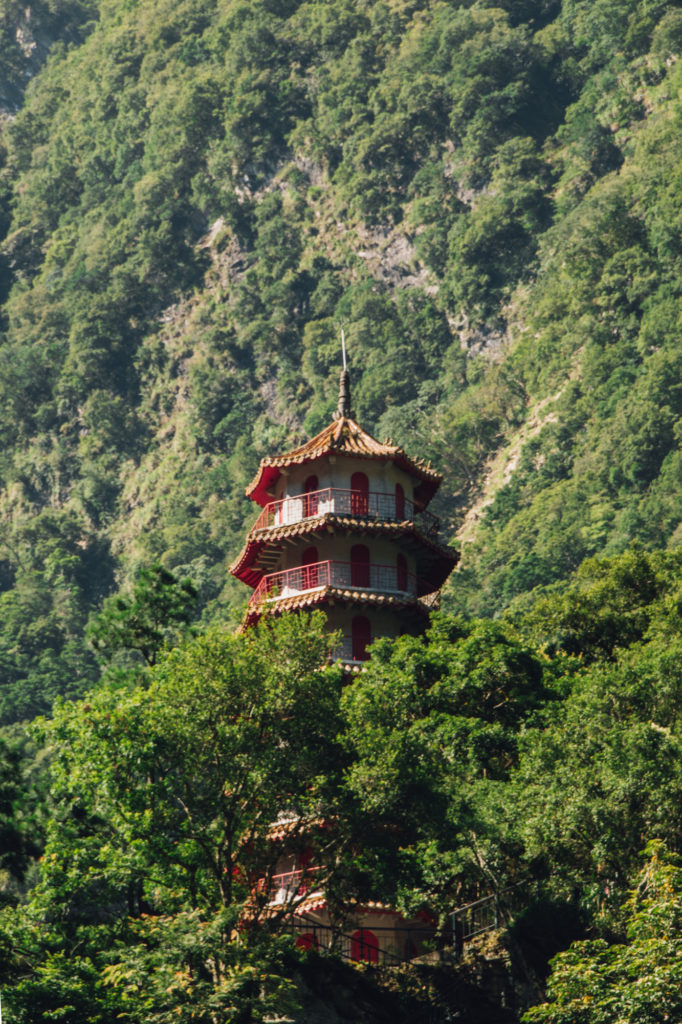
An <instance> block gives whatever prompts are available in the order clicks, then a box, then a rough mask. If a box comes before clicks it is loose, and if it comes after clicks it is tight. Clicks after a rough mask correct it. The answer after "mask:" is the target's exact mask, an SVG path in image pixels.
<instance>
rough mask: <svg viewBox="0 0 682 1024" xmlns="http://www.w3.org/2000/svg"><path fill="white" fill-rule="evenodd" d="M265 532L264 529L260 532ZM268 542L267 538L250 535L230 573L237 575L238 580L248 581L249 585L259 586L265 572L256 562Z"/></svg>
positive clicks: (230, 568)
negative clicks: (256, 565)
mask: <svg viewBox="0 0 682 1024" xmlns="http://www.w3.org/2000/svg"><path fill="white" fill-rule="evenodd" d="M264 532H265V531H264V530H260V531H259V533H264ZM267 543H268V541H267V539H265V538H262V537H252V536H249V538H248V540H247V541H246V544H245V545H244V547H243V548H242V549H241V551H240V552H239V554H238V555H237V558H236V559H235V560H234V562H233V563H232V565H231V566H230V567H229V571H230V573H231V574H232V575H233V576H236V577H237V579H238V580H241V581H242V583H246V584H247V586H249V587H252V588H255V587H257V586H258V584H259V583H260V581H261V580H262V579H263V575H264V573H263V572H262V571H261V570H260V569H256V568H255V562H256V561H257V559H258V556H259V555H260V553H261V551H262V550H263V548H264V547H266V545H267Z"/></svg>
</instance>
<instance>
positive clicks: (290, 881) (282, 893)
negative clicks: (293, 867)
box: [270, 867, 320, 903]
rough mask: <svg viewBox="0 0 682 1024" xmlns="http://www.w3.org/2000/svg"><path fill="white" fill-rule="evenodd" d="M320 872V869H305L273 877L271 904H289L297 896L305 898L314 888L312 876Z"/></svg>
mask: <svg viewBox="0 0 682 1024" xmlns="http://www.w3.org/2000/svg"><path fill="white" fill-rule="evenodd" d="M319 870H320V868H319V867H316V868H305V869H304V870H301V869H299V870H298V871H285V872H284V874H282V875H273V876H272V882H271V884H270V903H288V901H289V900H291V899H294V898H295V897H296V896H305V894H306V893H307V892H309V891H310V890H311V889H312V888H313V885H312V883H313V882H314V879H313V878H311V877H310V876H311V875H313V874H314V873H315V872H316V871H319Z"/></svg>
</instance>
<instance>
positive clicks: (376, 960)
mask: <svg viewBox="0 0 682 1024" xmlns="http://www.w3.org/2000/svg"><path fill="white" fill-rule="evenodd" d="M291 925H292V933H293V934H294V936H295V937H297V938H299V939H300V938H302V937H303V936H306V937H310V939H311V940H312V941H311V944H310V946H309V947H308V948H311V949H315V950H316V951H317V952H319V953H332V954H335V955H336V956H339V957H340V958H341V959H342V960H348V961H350V962H351V963H366V964H370V965H371V964H396V965H397V964H401V963H408V962H409V961H410V960H413V959H414V958H415V957H417V956H420V955H421V952H423V946H424V943H431V942H432V941H433V940H434V939H435V931H434V929H433V928H423V927H421V928H420V927H411V926H409V925H403V926H400V925H397V926H395V927H388V928H386V927H377V926H372V927H369V928H358V929H356V934H355V935H348V934H347V933H345V932H342V931H340V930H339V929H338V928H334V927H332V926H331V925H324V924H318V922H317V921H313V920H311V919H310V918H306V917H300V916H297V917H294V918H292V921H291ZM357 932H360V935H359V936H358V935H357ZM370 932H372V933H374V935H375V936H376V938H377V939H378V940H379V942H378V944H377V945H374V943H373V942H371V940H369V938H365V934H364V933H370ZM396 935H398V936H400V939H401V946H402V951H401V952H399V951H398V950H397V949H395V948H394V949H386V946H385V940H386V939H388V938H389V936H391V937H394V936H396ZM382 939H384V942H382V941H381V940H382ZM353 953H355V954H356V955H355V956H354V955H353ZM357 954H359V956H358V955H357Z"/></svg>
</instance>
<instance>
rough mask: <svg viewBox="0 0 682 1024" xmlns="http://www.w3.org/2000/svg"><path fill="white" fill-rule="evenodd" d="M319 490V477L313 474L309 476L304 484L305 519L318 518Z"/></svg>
mask: <svg viewBox="0 0 682 1024" xmlns="http://www.w3.org/2000/svg"><path fill="white" fill-rule="evenodd" d="M318 490H319V485H318V482H317V477H316V476H315V474H314V473H313V475H312V476H309V477H308V479H307V480H306V482H305V483H304V484H303V494H304V498H303V518H304V519H307V518H308V516H316V515H317V509H318V506H319V495H318V493H317V491H318Z"/></svg>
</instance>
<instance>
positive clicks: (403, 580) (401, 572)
mask: <svg viewBox="0 0 682 1024" xmlns="http://www.w3.org/2000/svg"><path fill="white" fill-rule="evenodd" d="M396 570H397V571H396V576H397V583H398V590H407V559H406V558H405V555H403V554H399V555H398V557H397V559H396Z"/></svg>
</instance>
